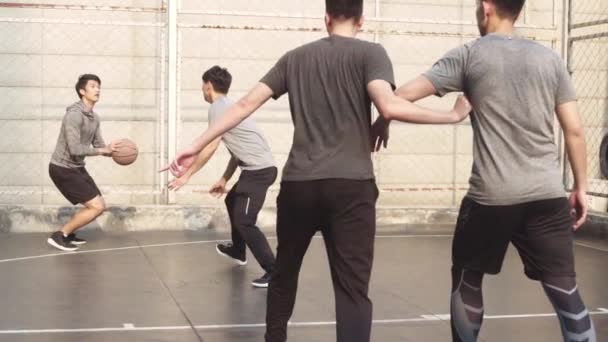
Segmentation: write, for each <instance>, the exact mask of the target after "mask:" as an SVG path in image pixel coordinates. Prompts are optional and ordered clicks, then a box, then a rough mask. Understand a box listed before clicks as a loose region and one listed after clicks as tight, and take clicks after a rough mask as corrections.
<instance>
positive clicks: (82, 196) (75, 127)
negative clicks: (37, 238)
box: [47, 74, 119, 251]
mask: <svg viewBox="0 0 608 342" xmlns="http://www.w3.org/2000/svg"><path fill="white" fill-rule="evenodd" d="M100 86H101V81H100V79H99V77H97V76H96V75H92V74H85V75H82V76H80V77H79V78H78V82H76V87H75V88H76V93H77V94H78V96H79V97H80V101H78V102H76V103H74V104H72V105H71V106H69V107H68V108H67V110H66V114H65V116H64V117H63V122H62V124H61V131H60V132H59V138H58V139H57V145H56V147H55V152H54V153H53V156H52V158H51V162H50V164H49V175H50V176H51V179H52V180H53V183H54V184H55V186H57V189H59V191H60V192H61V194H62V195H63V196H64V197H65V198H66V199H67V200H68V201H70V202H71V203H72V204H74V205H75V204H78V203H80V204H82V205H84V208H82V209H81V210H80V211H78V212H77V213H76V214H75V215H74V217H72V219H71V220H70V221H69V222H68V223H66V224H65V225H64V226H63V227H62V228H61V230H58V231H56V232H54V233H53V234H52V235H51V236H50V237H49V238H48V240H47V242H48V244H49V245H51V246H53V247H55V248H57V249H60V250H62V251H75V250H77V249H78V245H82V244H85V243H86V241H85V240H83V239H80V238H77V237H76V235H75V234H74V232H75V231H76V230H77V229H79V228H82V227H84V226H85V225H87V224H88V223H90V222H92V221H93V220H95V219H96V218H97V217H98V216H99V215H101V214H102V213H103V212H104V210H105V209H106V204H105V201H104V200H103V197H102V196H101V192H100V191H99V189H98V188H97V185H96V184H95V181H94V180H93V178H91V176H90V175H89V173H88V172H87V170H86V169H85V167H84V165H85V163H84V159H85V157H87V156H100V155H103V156H107V157H109V156H111V155H112V152H114V151H116V150H117V149H118V147H119V146H118V145H117V144H110V145H107V146H106V144H105V143H104V141H103V138H102V137H101V131H100V128H99V116H98V115H97V114H96V113H95V112H93V107H94V106H95V104H96V103H97V101H99V93H100ZM91 145H92V147H91Z"/></svg>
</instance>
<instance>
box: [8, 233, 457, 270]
mask: <svg viewBox="0 0 608 342" xmlns="http://www.w3.org/2000/svg"><path fill="white" fill-rule="evenodd" d="M450 236H451V235H378V236H376V238H378V239H384V238H422V237H432V238H437V237H450ZM314 238H315V239H322V238H323V237H321V236H314ZM267 239H268V240H276V237H274V236H271V237H268V238H267ZM225 241H226V239H224V240H198V241H187V242H174V243H160V244H153V245H141V246H127V247H116V248H104V249H91V250H85V251H77V252H62V253H51V254H41V255H32V256H26V257H19V258H12V259H0V263H5V262H13V261H23V260H32V259H42V258H51V257H58V256H69V255H78V254H90V253H103V252H114V251H125V250H130V249H138V248H156V247H170V246H185V245H197V244H208V243H219V242H225Z"/></svg>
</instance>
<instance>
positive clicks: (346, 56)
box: [261, 35, 395, 181]
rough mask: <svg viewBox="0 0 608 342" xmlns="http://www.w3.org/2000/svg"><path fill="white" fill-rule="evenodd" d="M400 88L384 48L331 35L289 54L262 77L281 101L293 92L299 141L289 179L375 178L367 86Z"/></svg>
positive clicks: (287, 169)
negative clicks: (380, 84) (385, 84)
mask: <svg viewBox="0 0 608 342" xmlns="http://www.w3.org/2000/svg"><path fill="white" fill-rule="evenodd" d="M374 80H384V81H387V82H388V83H390V84H391V85H392V86H394V83H395V81H394V76H393V67H392V64H391V61H390V60H389V58H388V55H387V53H386V51H385V50H384V48H383V47H382V46H381V45H379V44H375V43H371V42H367V41H364V40H359V39H355V38H349V37H342V36H338V35H331V36H329V37H326V38H323V39H320V40H317V41H314V42H312V43H309V44H306V45H303V46H301V47H299V48H297V49H295V50H292V51H289V52H287V53H286V54H285V55H284V56H283V57H281V59H279V61H278V62H277V63H276V65H275V66H274V67H273V68H272V69H271V70H270V71H269V72H268V73H267V74H266V76H264V78H262V80H261V82H262V83H264V84H266V85H267V86H268V87H270V89H272V92H273V98H275V99H277V98H279V97H280V96H281V95H283V94H285V93H289V105H290V110H291V117H292V120H293V124H294V133H293V145H292V147H291V151H290V152H289V157H288V159H287V163H286V164H285V168H284V169H283V180H285V181H309V180H320V179H336V178H338V179H354V180H367V179H373V178H374V172H373V167H372V161H371V152H372V151H371V144H370V136H371V135H370V134H371V132H370V131H371V124H370V123H371V99H370V97H369V95H368V93H367V84H368V83H369V82H371V81H374Z"/></svg>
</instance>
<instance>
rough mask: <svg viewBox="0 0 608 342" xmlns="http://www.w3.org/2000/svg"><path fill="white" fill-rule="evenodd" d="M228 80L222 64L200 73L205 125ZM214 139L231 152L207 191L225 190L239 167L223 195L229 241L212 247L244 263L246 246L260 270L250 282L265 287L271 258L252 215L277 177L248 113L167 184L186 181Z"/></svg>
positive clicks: (222, 105)
mask: <svg viewBox="0 0 608 342" xmlns="http://www.w3.org/2000/svg"><path fill="white" fill-rule="evenodd" d="M231 83H232V76H231V75H230V73H229V72H228V70H226V69H225V68H220V67H219V66H217V65H216V66H214V67H212V68H211V69H209V70H207V71H206V72H205V73H204V74H203V86H202V91H203V96H204V98H205V101H207V102H208V103H211V107H210V108H209V117H208V121H209V125H211V124H212V123H214V122H215V121H217V120H218V119H219V118H221V117H222V116H223V114H224V112H225V111H226V109H227V108H228V107H230V106H231V105H232V104H233V101H231V100H230V99H228V97H226V94H227V93H228V90H229V89H230V84H231ZM220 140H223V141H224V144H226V147H227V148H228V151H229V152H230V155H231V158H230V161H229V162H228V166H227V167H226V171H225V172H224V175H223V176H222V177H221V178H220V179H219V180H218V181H217V183H216V184H215V185H213V187H212V188H211V191H210V192H211V194H212V195H214V196H215V197H218V198H219V197H221V196H222V195H223V194H224V192H225V191H226V183H227V182H228V181H229V180H230V178H231V177H232V175H233V174H234V171H235V170H236V168H237V167H240V168H241V170H242V171H241V175H240V177H239V180H238V181H237V182H236V184H235V185H234V186H233V187H232V189H231V190H230V192H228V195H227V196H226V200H225V202H226V208H227V209H228V217H229V218H230V224H231V227H232V242H231V243H228V244H218V245H217V246H216V251H217V252H218V253H219V254H220V255H222V256H224V257H226V258H228V259H230V260H232V261H233V262H234V263H236V264H237V265H241V266H243V265H246V264H247V258H246V254H245V250H246V247H249V249H250V250H251V253H252V254H253V256H254V257H255V258H256V260H257V261H258V263H259V264H260V266H261V267H262V268H263V269H264V271H265V272H266V273H265V274H264V275H263V276H262V277H260V278H258V279H255V280H254V281H253V282H252V283H251V284H252V285H253V286H255V287H260V288H265V287H268V282H269V280H270V274H271V273H272V271H273V270H274V264H275V259H274V254H273V253H272V250H271V249H270V245H269V244H268V240H266V236H264V233H262V231H261V230H260V228H258V227H257V226H256V221H257V219H258V213H259V212H260V210H261V209H262V205H263V204H264V200H265V199H266V192H267V191H268V188H269V187H270V186H271V185H272V183H274V181H275V180H276V178H277V168H276V164H275V161H274V158H273V157H272V153H271V152H270V147H269V146H268V143H267V142H266V140H265V139H264V137H263V136H262V133H261V132H260V130H259V129H258V127H257V126H256V124H255V122H254V121H253V119H246V120H244V121H243V122H241V123H240V124H239V125H238V126H236V127H234V128H233V129H231V130H229V131H228V132H226V133H224V134H223V135H222V136H220V137H218V138H216V139H215V140H214V141H213V142H212V143H211V144H209V145H208V146H207V147H206V148H204V149H203V150H202V151H201V152H200V153H199V155H198V157H197V158H196V161H195V162H194V164H193V165H192V167H191V168H190V169H188V171H186V172H185V173H184V174H183V175H182V176H181V177H179V178H177V179H174V180H173V181H172V182H171V183H170V184H169V189H171V190H177V189H179V188H180V187H182V186H183V185H184V184H186V183H187V182H188V180H189V179H190V177H191V176H192V175H193V174H195V173H196V172H198V170H200V169H201V168H202V167H203V166H204V165H205V164H206V163H207V161H208V160H209V159H210V158H211V156H212V155H213V154H214V153H215V151H216V150H217V147H218V146H219V144H220Z"/></svg>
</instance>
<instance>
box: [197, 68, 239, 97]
mask: <svg viewBox="0 0 608 342" xmlns="http://www.w3.org/2000/svg"><path fill="white" fill-rule="evenodd" d="M203 82H205V83H207V82H211V84H212V85H213V89H215V91H217V92H218V93H222V94H228V90H230V85H231V84H232V75H230V73H229V72H228V70H227V69H226V68H222V67H220V66H218V65H215V66H213V67H212V68H211V69H209V70H207V71H205V73H204V74H203Z"/></svg>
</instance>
